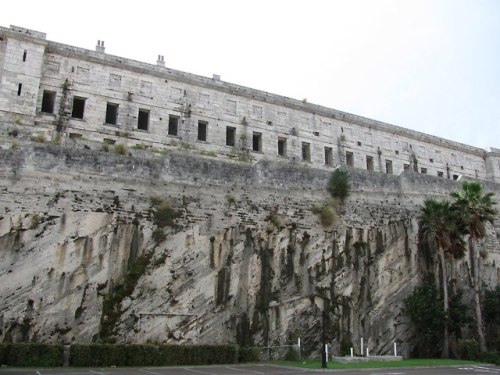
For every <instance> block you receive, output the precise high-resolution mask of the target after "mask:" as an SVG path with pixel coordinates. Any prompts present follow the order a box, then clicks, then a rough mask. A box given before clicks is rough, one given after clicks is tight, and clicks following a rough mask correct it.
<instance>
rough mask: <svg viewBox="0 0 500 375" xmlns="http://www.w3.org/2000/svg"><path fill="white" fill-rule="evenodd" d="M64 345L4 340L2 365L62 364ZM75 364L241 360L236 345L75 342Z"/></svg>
mask: <svg viewBox="0 0 500 375" xmlns="http://www.w3.org/2000/svg"><path fill="white" fill-rule="evenodd" d="M63 352H64V347H63V345H50V344H0V365H7V366H15V367H28V366H53V367H57V366H62V365H63V362H64V357H63ZM70 353H71V354H70V359H69V360H70V365H71V366H83V367H85V366H94V367H97V366H98V367H101V366H103V367H105V366H175V365H211V364H227V363H236V362H238V347H237V346H235V345H119V344H118V345H117V344H88V345H71V351H70Z"/></svg>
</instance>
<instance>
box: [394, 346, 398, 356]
mask: <svg viewBox="0 0 500 375" xmlns="http://www.w3.org/2000/svg"><path fill="white" fill-rule="evenodd" d="M397 356H398V349H397V346H396V343H394V357H397Z"/></svg>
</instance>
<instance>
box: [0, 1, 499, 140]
mask: <svg viewBox="0 0 500 375" xmlns="http://www.w3.org/2000/svg"><path fill="white" fill-rule="evenodd" d="M11 24H12V25H17V26H22V27H27V28H31V29H35V30H37V31H42V32H45V33H47V39H49V40H53V41H56V42H60V43H65V44H70V45H74V46H78V47H83V48H88V49H95V45H96V43H97V40H98V39H100V40H104V41H105V46H106V53H109V54H113V55H118V56H123V57H127V58H131V59H135V60H140V61H144V62H150V63H152V64H155V63H156V59H157V56H158V55H159V54H161V55H164V56H165V62H166V66H167V67H169V68H173V69H177V70H182V71H186V72H190V73H195V74H199V75H202V76H207V77H212V74H213V73H215V74H220V75H221V78H222V80H223V81H227V82H232V83H236V84H240V85H244V86H249V87H251V88H255V89H259V90H264V91H268V92H272V93H275V94H280V95H284V96H288V97H292V98H295V99H299V100H302V99H303V98H307V100H308V102H310V103H314V104H320V105H323V106H326V107H330V108H335V109H338V110H342V111H346V112H350V113H353V114H356V115H361V116H365V117H369V118H372V119H375V120H379V121H384V122H388V123H391V124H394V125H398V126H402V127H406V128H410V129H414V130H418V131H421V132H425V133H429V134H433V135H437V136H440V137H444V138H447V139H451V140H454V141H458V142H462V143H465V144H469V145H473V146H478V147H482V148H486V147H489V146H491V147H495V148H500V121H499V119H500V0H400V1H397V0H343V1H337V0H325V1H321V0H301V1H296V0H283V1H280V0H267V1H264V0H252V1H237V0H233V1H229V0H227V1H226V0H177V1H167V0H161V1H159V0H141V1H129V0H121V1H115V0H102V1H95V0H80V1H68V0H44V1H41V0H22V1H20V0H18V1H13V0H6V1H3V2H2V5H1V8H0V25H1V26H3V27H9V26H10V25H11Z"/></svg>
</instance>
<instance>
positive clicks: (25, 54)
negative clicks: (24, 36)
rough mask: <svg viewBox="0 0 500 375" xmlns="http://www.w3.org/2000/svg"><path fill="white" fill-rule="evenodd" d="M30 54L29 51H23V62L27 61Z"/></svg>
mask: <svg viewBox="0 0 500 375" xmlns="http://www.w3.org/2000/svg"><path fill="white" fill-rule="evenodd" d="M27 56H28V51H26V50H24V52H23V62H25V61H26V57H27Z"/></svg>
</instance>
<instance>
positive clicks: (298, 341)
mask: <svg viewBox="0 0 500 375" xmlns="http://www.w3.org/2000/svg"><path fill="white" fill-rule="evenodd" d="M297 347H298V348H299V361H302V356H301V355H300V337H299V338H298V339H297Z"/></svg>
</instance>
